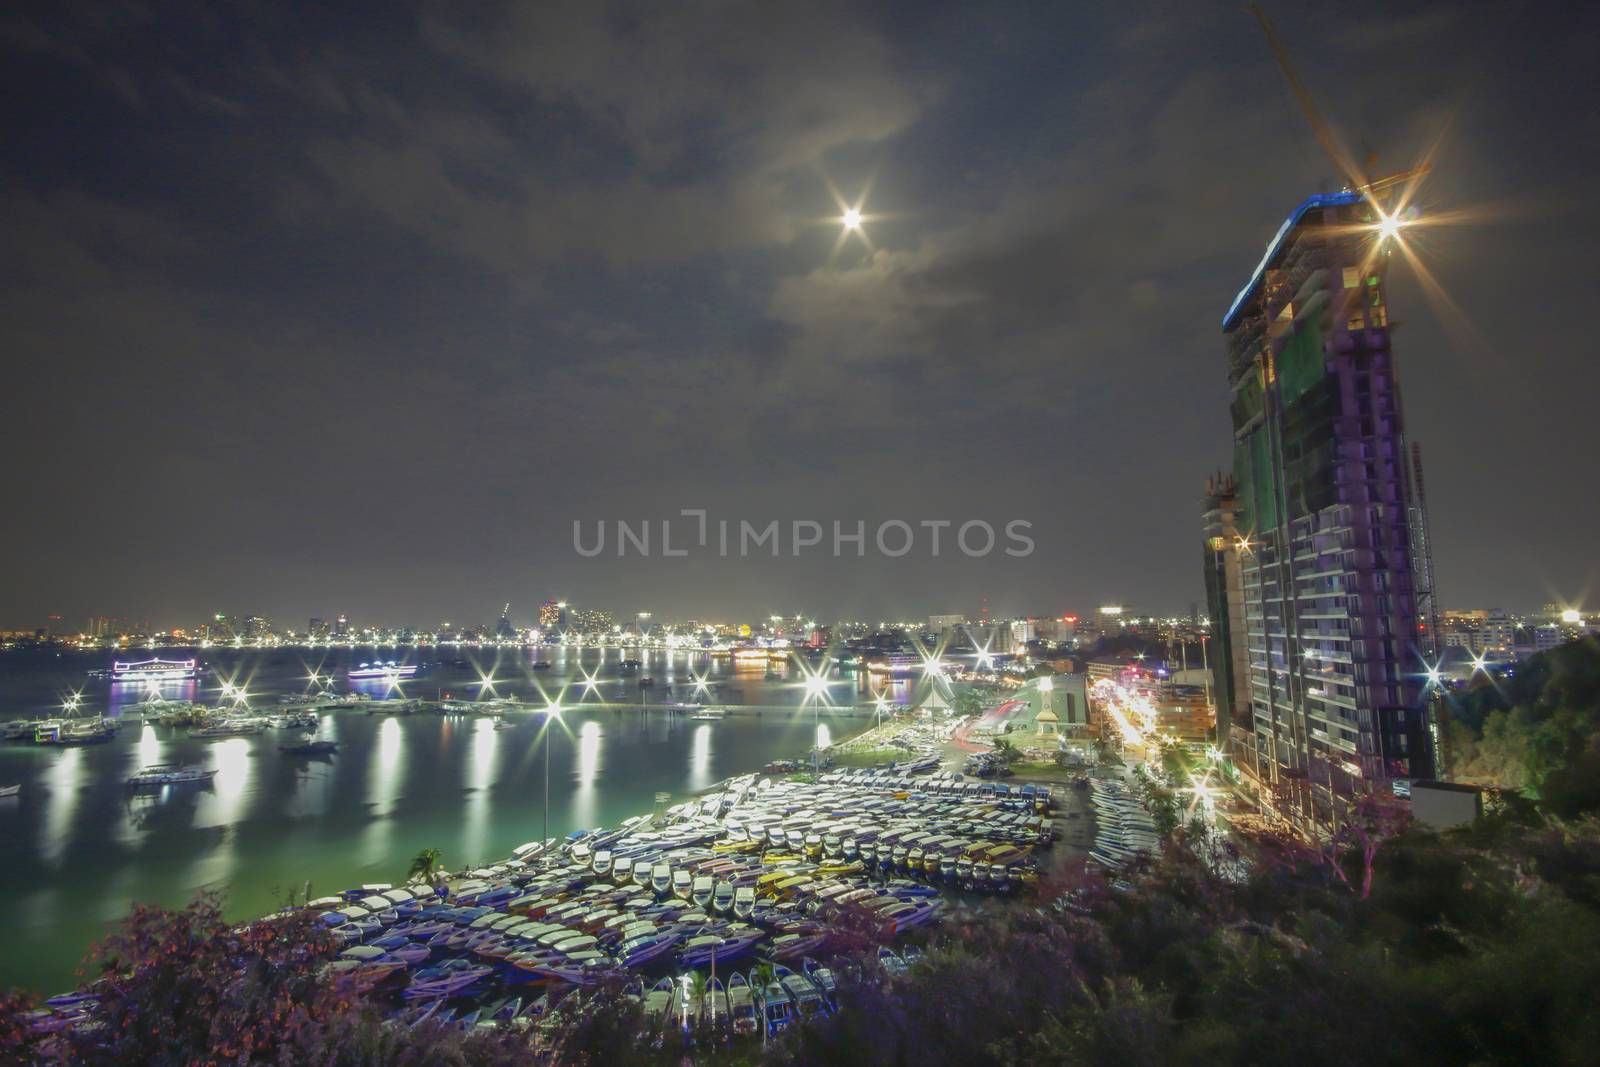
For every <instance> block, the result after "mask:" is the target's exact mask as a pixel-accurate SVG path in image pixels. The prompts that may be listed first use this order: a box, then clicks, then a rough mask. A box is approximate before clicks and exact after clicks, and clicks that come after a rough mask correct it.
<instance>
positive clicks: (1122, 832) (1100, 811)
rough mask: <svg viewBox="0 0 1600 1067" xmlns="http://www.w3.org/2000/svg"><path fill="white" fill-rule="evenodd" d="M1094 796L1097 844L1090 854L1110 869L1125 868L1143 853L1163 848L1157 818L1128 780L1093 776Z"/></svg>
mask: <svg viewBox="0 0 1600 1067" xmlns="http://www.w3.org/2000/svg"><path fill="white" fill-rule="evenodd" d="M1089 790H1090V796H1091V797H1092V798H1093V800H1094V847H1093V848H1092V849H1091V850H1090V851H1089V858H1090V859H1091V860H1093V861H1094V862H1096V863H1098V864H1100V865H1101V866H1102V867H1106V868H1108V869H1110V870H1113V871H1116V870H1121V869H1122V868H1123V867H1126V866H1128V864H1130V863H1132V862H1133V861H1134V860H1137V859H1139V858H1140V857H1141V856H1146V855H1153V854H1154V853H1156V852H1158V851H1160V849H1161V835H1160V834H1159V833H1157V831H1156V825H1155V821H1154V820H1153V819H1152V818H1151V817H1150V813H1149V812H1148V811H1146V810H1145V808H1144V805H1143V804H1141V803H1140V802H1139V800H1138V798H1137V797H1135V796H1134V795H1133V794H1132V793H1131V792H1130V791H1129V790H1128V787H1127V784H1126V783H1124V782H1123V781H1121V780H1120V779H1115V778H1091V779H1090V780H1089Z"/></svg>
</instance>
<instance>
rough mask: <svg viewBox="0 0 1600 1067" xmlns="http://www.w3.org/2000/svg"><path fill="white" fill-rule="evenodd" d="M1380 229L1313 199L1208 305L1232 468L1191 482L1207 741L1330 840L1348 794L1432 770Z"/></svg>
mask: <svg viewBox="0 0 1600 1067" xmlns="http://www.w3.org/2000/svg"><path fill="white" fill-rule="evenodd" d="M1393 239H1394V231H1393V227H1392V224H1390V225H1385V224H1384V216H1383V215H1382V213H1381V212H1379V210H1378V209H1377V206H1376V205H1375V204H1374V203H1373V202H1372V200H1371V198H1370V196H1368V195H1365V194H1362V193H1359V192H1342V193H1333V194H1326V195H1319V196H1313V197H1311V198H1310V199H1309V200H1307V201H1305V203H1303V204H1301V205H1300V206H1299V207H1298V208H1296V209H1295V211H1294V213H1293V214H1292V215H1290V216H1289V218H1288V220H1287V221H1286V222H1285V223H1284V224H1283V226H1282V228H1281V229H1279V231H1278V233H1277V236H1276V237H1274V238H1273V240H1272V243H1271V244H1270V245H1269V246H1268V248H1267V253H1266V255H1265V256H1264V257H1263V258H1262V260H1261V263H1260V265H1259V266H1257V268H1256V270H1255V273H1254V274H1253V275H1252V276H1251V278H1250V281H1249V283H1248V284H1247V285H1246V286H1245V287H1244V289H1243V290H1242V291H1241V292H1240V293H1239V295H1238V297H1237V298H1236V299H1235V300H1234V302H1233V305H1232V306H1231V307H1230V308H1229V309H1228V313H1227V315H1226V316H1225V317H1224V318H1223V322H1222V328H1223V333H1224V335H1225V336H1226V339H1227V343H1226V349H1227V354H1228V383H1229V385H1230V387H1231V389H1232V404H1231V409H1232V422H1233V439H1234V449H1233V471H1232V473H1231V474H1229V475H1221V476H1219V477H1217V478H1215V479H1213V480H1212V481H1211V482H1210V483H1209V484H1208V485H1207V499H1206V504H1205V521H1206V527H1207V528H1206V571H1207V573H1206V579H1207V581H1206V584H1207V591H1208V597H1209V600H1210V609H1211V611H1210V615H1211V619H1212V623H1213V627H1214V633H1215V637H1216V640H1215V642H1214V644H1213V655H1212V659H1211V664H1212V669H1213V671H1214V673H1215V682H1216V685H1215V690H1214V691H1215V693H1216V701H1217V711H1218V724H1219V733H1220V736H1221V740H1222V741H1223V742H1224V744H1225V745H1226V746H1227V749H1228V751H1229V752H1230V754H1231V756H1232V758H1233V760H1234V762H1235V764H1236V765H1237V766H1238V767H1239V768H1240V769H1241V770H1242V771H1244V772H1245V775H1246V777H1247V779H1248V780H1249V784H1250V786H1251V787H1252V791H1253V792H1254V793H1255V796H1256V798H1257V799H1258V800H1259V802H1260V804H1261V805H1262V807H1263V809H1264V810H1265V811H1266V812H1268V813H1270V814H1272V815H1275V816H1278V817H1281V818H1283V819H1286V820H1288V821H1289V822H1290V823H1292V824H1293V825H1294V826H1295V827H1296V828H1298V829H1299V830H1300V831H1301V832H1303V833H1306V834H1308V835H1312V836H1317V835H1321V834H1326V833H1328V832H1330V831H1331V830H1332V829H1334V828H1335V827H1337V825H1338V824H1339V823H1340V822H1341V821H1342V820H1343V819H1344V818H1345V816H1346V814H1347V812H1348V811H1349V808H1350V806H1351V804H1352V803H1353V801H1355V800H1356V799H1357V798H1359V797H1360V796H1362V795H1363V794H1367V793H1372V792H1377V791H1381V790H1387V789H1389V787H1390V782H1391V780H1392V779H1394V778H1400V777H1404V778H1410V777H1429V776H1431V775H1432V774H1433V752H1434V748H1435V746H1434V739H1433V737H1432V730H1431V726H1430V723H1429V718H1428V714H1427V710H1426V707H1425V704H1424V698H1425V696H1426V691H1427V669H1428V664H1429V658H1430V657H1431V654H1432V652H1433V647H1434V634H1433V633H1432V627H1431V626H1430V624H1429V621H1428V620H1429V619H1430V618H1431V594H1432V590H1431V589H1429V588H1428V585H1429V584H1430V583H1431V568H1430V567H1428V566H1427V565H1426V560H1425V558H1424V557H1425V554H1426V541H1425V530H1426V526H1425V522H1424V521H1422V518H1421V514H1422V512H1421V499H1420V488H1421V487H1420V485H1419V484H1418V482H1419V481H1420V466H1419V465H1418V462H1417V461H1415V457H1414V456H1412V455H1410V454H1408V452H1407V450H1406V444H1405V429H1404V421H1403V417H1402V412H1401V404H1400V387H1399V382H1398V379H1397V377H1396V373H1395V363H1394V356H1393V352H1392V350H1391V348H1390V343H1389V341H1390V338H1389V330H1390V321H1389V308H1388V301H1387V294H1386V288H1387V287H1386V271H1385V266H1386V263H1387V259H1388V251H1389V249H1388V247H1387V244H1388V242H1390V241H1391V240H1393Z"/></svg>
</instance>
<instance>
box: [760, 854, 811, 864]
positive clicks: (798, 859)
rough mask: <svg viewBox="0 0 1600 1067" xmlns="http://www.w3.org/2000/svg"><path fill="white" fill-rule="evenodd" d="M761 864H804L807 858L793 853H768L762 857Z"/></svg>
mask: <svg viewBox="0 0 1600 1067" xmlns="http://www.w3.org/2000/svg"><path fill="white" fill-rule="evenodd" d="M761 862H762V863H766V864H782V863H804V862H805V857H804V856H799V855H796V854H795V853H793V852H768V853H767V854H766V855H765V856H762V857H761Z"/></svg>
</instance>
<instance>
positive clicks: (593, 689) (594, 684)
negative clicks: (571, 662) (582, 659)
mask: <svg viewBox="0 0 1600 1067" xmlns="http://www.w3.org/2000/svg"><path fill="white" fill-rule="evenodd" d="M578 673H579V674H582V675H583V692H582V693H581V694H580V695H579V699H580V700H581V699H583V697H585V696H587V695H589V694H590V693H599V692H600V672H599V671H595V672H594V673H593V674H589V673H588V672H586V671H584V670H583V669H582V668H579V671H578Z"/></svg>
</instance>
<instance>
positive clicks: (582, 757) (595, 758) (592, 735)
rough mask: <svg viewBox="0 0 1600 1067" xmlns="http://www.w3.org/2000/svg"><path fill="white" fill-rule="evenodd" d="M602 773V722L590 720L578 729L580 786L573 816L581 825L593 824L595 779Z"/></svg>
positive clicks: (575, 796)
mask: <svg viewBox="0 0 1600 1067" xmlns="http://www.w3.org/2000/svg"><path fill="white" fill-rule="evenodd" d="M599 774H600V724H599V723H597V722H595V721H594V720H592V719H591V720H590V721H588V722H586V723H584V724H583V726H582V727H580V728H579V729H578V786H577V789H575V790H574V791H573V794H572V818H573V820H574V821H575V822H576V823H577V824H578V825H579V826H592V825H593V824H594V822H595V820H596V816H595V788H594V783H595V779H596V778H597V777H599Z"/></svg>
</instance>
